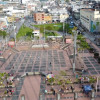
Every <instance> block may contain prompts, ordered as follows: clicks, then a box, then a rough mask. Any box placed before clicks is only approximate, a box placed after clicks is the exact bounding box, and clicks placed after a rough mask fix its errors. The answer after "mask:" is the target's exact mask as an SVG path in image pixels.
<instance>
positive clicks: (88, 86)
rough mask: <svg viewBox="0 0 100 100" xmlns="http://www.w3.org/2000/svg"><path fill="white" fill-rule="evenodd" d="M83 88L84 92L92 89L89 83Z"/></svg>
mask: <svg viewBox="0 0 100 100" xmlns="http://www.w3.org/2000/svg"><path fill="white" fill-rule="evenodd" d="M83 90H84V92H85V93H89V92H90V91H91V90H92V87H91V85H84V86H83Z"/></svg>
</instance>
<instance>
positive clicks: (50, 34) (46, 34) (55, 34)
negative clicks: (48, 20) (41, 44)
mask: <svg viewBox="0 0 100 100" xmlns="http://www.w3.org/2000/svg"><path fill="white" fill-rule="evenodd" d="M47 36H59V34H57V33H54V32H45V38H47Z"/></svg>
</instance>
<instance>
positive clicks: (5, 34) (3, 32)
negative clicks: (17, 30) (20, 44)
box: [0, 30, 7, 38]
mask: <svg viewBox="0 0 100 100" xmlns="http://www.w3.org/2000/svg"><path fill="white" fill-rule="evenodd" d="M0 36H3V38H5V37H6V36H7V33H6V32H5V31H1V30H0Z"/></svg>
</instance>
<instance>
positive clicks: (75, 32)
mask: <svg viewBox="0 0 100 100" xmlns="http://www.w3.org/2000/svg"><path fill="white" fill-rule="evenodd" d="M72 32H73V33H74V54H73V73H75V60H76V40H77V33H78V30H77V31H76V30H73V31H72Z"/></svg>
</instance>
